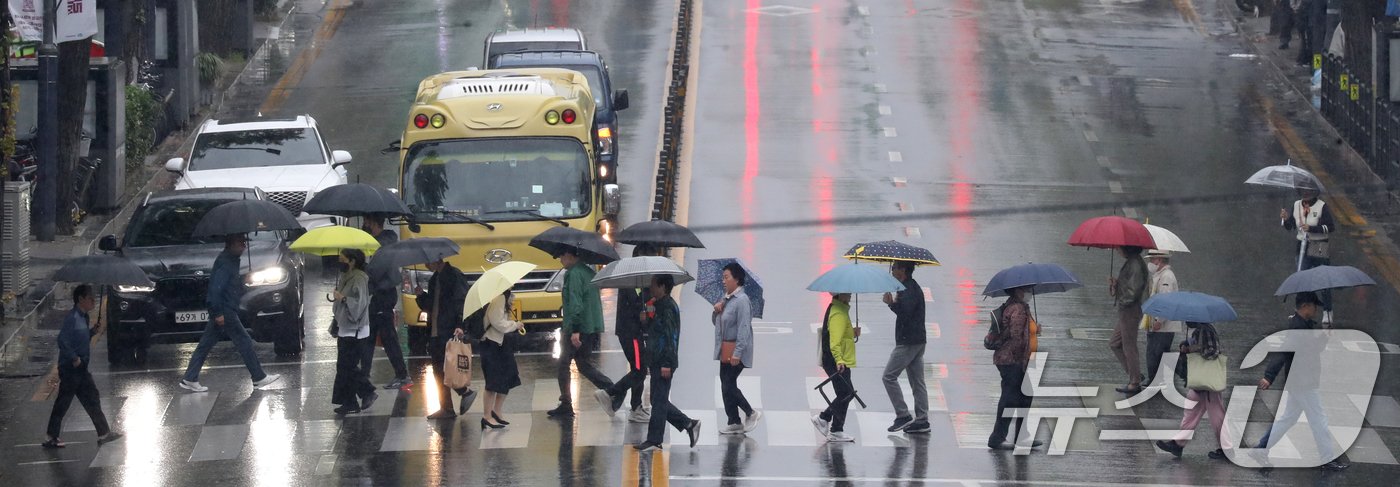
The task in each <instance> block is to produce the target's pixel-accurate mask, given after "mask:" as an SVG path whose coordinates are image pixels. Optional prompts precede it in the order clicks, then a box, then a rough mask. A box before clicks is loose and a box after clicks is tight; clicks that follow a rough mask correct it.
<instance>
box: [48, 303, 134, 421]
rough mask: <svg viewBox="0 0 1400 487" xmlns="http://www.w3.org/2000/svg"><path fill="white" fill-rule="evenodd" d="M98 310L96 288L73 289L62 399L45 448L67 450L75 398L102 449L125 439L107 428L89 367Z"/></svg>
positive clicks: (61, 339) (62, 334)
mask: <svg viewBox="0 0 1400 487" xmlns="http://www.w3.org/2000/svg"><path fill="white" fill-rule="evenodd" d="M143 277H144V276H143ZM96 307H97V298H96V297H94V296H93V295H92V286H89V285H87V284H81V285H79V286H78V287H75V288H73V310H72V311H69V312H68V315H67V316H65V317H64V318H63V328H61V329H60V330H59V332H58V398H57V399H55V400H54V403H53V410H52V411H51V412H50V413H49V427H48V431H47V434H48V438H46V439H45V440H44V443H43V446H44V448H63V447H65V446H66V445H65V444H64V443H63V440H62V439H60V438H59V437H58V435H59V433H60V431H61V430H62V429H63V417H64V416H66V415H67V414H68V407H69V406H71V405H72V404H73V398H74V397H77V398H78V402H79V403H82V405H83V409H84V410H86V411H87V414H88V417H89V418H91V419H92V425H93V426H94V427H96V428H97V444H98V445H103V444H106V443H109V442H111V441H113V440H116V439H118V438H121V437H122V433H121V432H120V431H115V430H113V429H112V428H111V426H110V425H108V424H107V416H106V415H105V414H103V413H102V399H101V397H100V395H99V393H98V392H97V385H96V384H95V383H93V381H92V373H91V372H88V363H89V362H91V361H92V354H91V352H90V350H89V348H90V346H91V340H92V325H91V324H89V321H88V313H91V312H92V310H93V308H96Z"/></svg>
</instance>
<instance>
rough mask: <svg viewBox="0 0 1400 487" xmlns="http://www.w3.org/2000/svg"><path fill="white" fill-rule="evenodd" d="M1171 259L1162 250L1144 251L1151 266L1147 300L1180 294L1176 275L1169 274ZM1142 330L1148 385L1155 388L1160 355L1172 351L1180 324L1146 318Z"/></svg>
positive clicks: (1153, 317)
mask: <svg viewBox="0 0 1400 487" xmlns="http://www.w3.org/2000/svg"><path fill="white" fill-rule="evenodd" d="M1171 256H1172V254H1171V252H1168V251H1165V250H1155V249H1154V250H1149V251H1147V259H1148V262H1149V263H1151V265H1152V284H1151V285H1150V286H1149V287H1148V294H1149V298H1150V297H1151V296H1156V295H1159V294H1165V293H1170V292H1176V291H1179V290H1181V289H1180V287H1179V286H1178V285H1177V282H1176V272H1175V271H1173V270H1172V266H1171ZM1142 326H1143V329H1145V330H1147V383H1148V384H1155V383H1156V382H1157V381H1156V378H1157V369H1158V368H1159V367H1160V366H1161V364H1162V355H1163V354H1166V353H1167V351H1168V350H1171V347H1172V341H1173V340H1175V339H1176V333H1177V332H1179V331H1181V322H1180V321H1176V320H1167V319H1163V318H1160V317H1157V316H1146V318H1144V319H1143V321H1142ZM1168 377H1170V375H1168ZM1168 382H1170V379H1169V380H1168Z"/></svg>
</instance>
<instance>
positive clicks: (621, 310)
mask: <svg viewBox="0 0 1400 487" xmlns="http://www.w3.org/2000/svg"><path fill="white" fill-rule="evenodd" d="M648 255H660V254H659V253H658V252H657V251H656V249H655V248H654V247H651V246H649V245H638V246H636V247H635V248H633V249H632V256H633V257H642V256H648ZM648 294H649V292H648V290H647V289H626V288H620V289H618V290H617V322H616V323H617V324H616V327H615V332H616V333H617V342H618V344H619V345H621V346H622V354H623V355H624V356H626V357H627V369H628V372H627V375H625V376H623V377H622V378H621V379H619V380H618V381H617V382H615V383H613V385H612V387H609V388H607V389H599V390H598V392H595V393H594V395H595V396H596V397H597V399H598V400H599V402H601V403H602V404H603V407H605V408H607V409H606V410H608V411H612V412H614V413H615V412H617V410H618V409H620V408H621V407H622V401H623V399H625V398H626V397H625V396H626V395H627V391H629V390H630V391H632V402H631V404H632V412H631V413H630V414H629V415H628V421H631V422H633V423H647V422H650V421H651V412H650V411H648V410H647V409H646V408H645V407H644V406H642V391H643V389H644V388H645V387H646V378H647V365H646V360H645V356H646V352H645V350H646V336H645V335H646V333H645V331H644V330H643V327H642V319H641V315H642V312H643V311H645V310H646V306H647V299H648V297H649V296H648Z"/></svg>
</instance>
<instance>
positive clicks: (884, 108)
mask: <svg viewBox="0 0 1400 487" xmlns="http://www.w3.org/2000/svg"><path fill="white" fill-rule="evenodd" d="M891 113H894V110H891V109H890V106H889V105H880V114H881V115H889V114H891Z"/></svg>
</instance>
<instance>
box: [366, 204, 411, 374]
mask: <svg viewBox="0 0 1400 487" xmlns="http://www.w3.org/2000/svg"><path fill="white" fill-rule="evenodd" d="M364 231H365V232H367V233H369V234H370V235H371V236H373V237H374V239H375V240H377V241H378V242H379V247H380V248H384V247H387V246H389V245H392V244H394V243H396V242H398V241H399V234H398V233H397V232H394V230H393V229H390V228H385V227H384V215H382V214H377V213H376V214H368V215H365V224H364ZM392 270H393V269H389V268H387V267H386V268H384V269H383V270H379V271H378V272H376V273H374V274H369V290H370V298H369V327H370V337H371V339H373V338H378V339H379V344H380V346H381V347H382V348H383V349H384V355H385V356H386V357H388V358H389V366H390V367H393V368H394V380H393V381H392V382H389V383H388V384H385V385H384V388H385V389H400V388H404V387H408V386H411V385H413V379H411V378H409V377H408V366H407V365H406V364H405V363H404V360H403V349H402V348H400V347H399V330H398V326H397V325H396V324H395V320H394V307H395V306H398V304H399V281H400V279H401V277H400V276H399V275H398V273H396V272H392ZM373 352H374V350H373V346H371V348H370V353H369V354H368V357H369V358H370V360H368V361H366V363H365V371H366V374H368V373H369V367H370V364H371V363H373V362H374V360H373V358H374V353H373Z"/></svg>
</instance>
